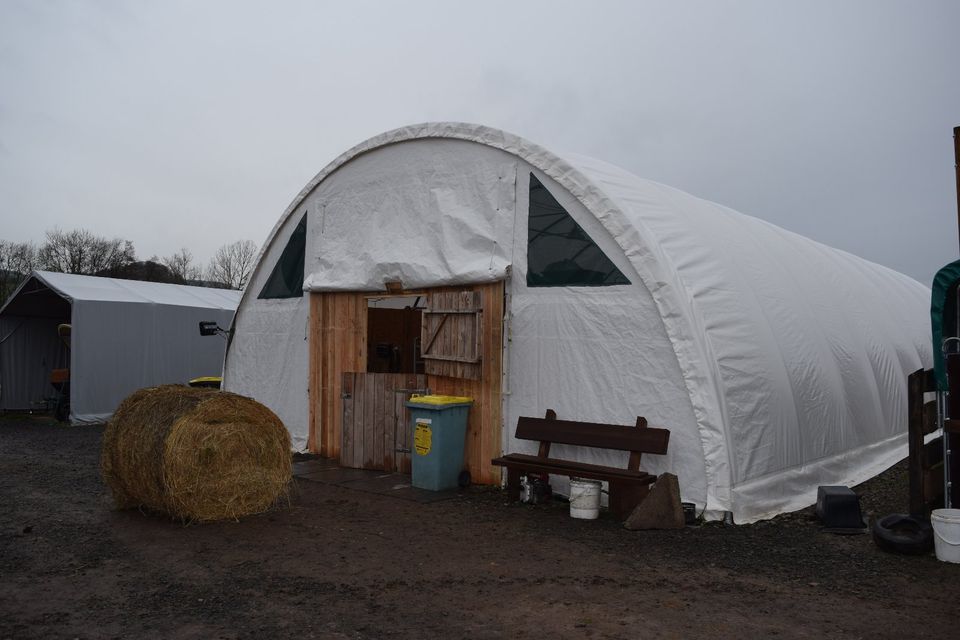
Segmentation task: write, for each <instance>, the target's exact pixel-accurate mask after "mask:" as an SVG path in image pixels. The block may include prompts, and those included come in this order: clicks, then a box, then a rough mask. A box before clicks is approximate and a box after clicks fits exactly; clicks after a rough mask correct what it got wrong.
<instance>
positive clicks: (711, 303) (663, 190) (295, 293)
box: [224, 123, 931, 522]
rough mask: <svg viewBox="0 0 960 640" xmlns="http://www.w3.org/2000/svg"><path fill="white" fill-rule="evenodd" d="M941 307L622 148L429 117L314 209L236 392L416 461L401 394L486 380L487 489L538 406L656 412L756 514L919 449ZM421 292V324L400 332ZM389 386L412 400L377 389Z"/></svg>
mask: <svg viewBox="0 0 960 640" xmlns="http://www.w3.org/2000/svg"><path fill="white" fill-rule="evenodd" d="M451 292H452V293H453V294H454V296H457V295H461V294H468V296H469V295H475V297H473V298H469V300H472V302H469V303H468V304H465V305H461V307H460V308H458V309H456V310H455V311H456V313H458V314H460V315H458V316H457V317H462V316H469V317H470V318H472V319H468V321H467V323H466V324H460V325H457V326H459V328H460V330H461V331H463V330H464V327H466V328H467V329H469V328H470V327H473V328H474V329H473V330H475V333H476V336H475V337H476V341H475V346H474V347H473V348H472V350H471V349H469V348H468V349H464V348H463V345H462V344H460V345H458V344H457V340H456V339H455V338H453V339H452V342H451V339H446V342H447V344H446V345H445V346H441V347H436V346H435V345H429V346H427V345H426V342H427V341H428V338H431V337H432V338H434V339H435V340H436V337H437V334H436V333H435V331H440V329H438V328H437V325H436V323H435V322H434V324H433V325H431V328H430V329H429V330H427V325H428V324H430V320H429V317H431V316H436V315H437V314H440V315H441V316H442V315H443V314H444V312H447V311H451V310H450V308H449V307H450V305H451V300H454V298H450V297H447V298H443V297H442V296H443V295H444V294H445V293H451ZM463 299H468V298H463ZM391 301H393V303H392V304H391ZM928 305H929V291H928V289H927V288H926V287H924V286H922V285H921V284H919V283H917V282H916V281H914V280H912V279H911V278H908V277H906V276H903V275H901V274H899V273H896V272H894V271H891V270H889V269H886V268H884V267H881V266H879V265H876V264H873V263H870V262H867V261H865V260H862V259H860V258H857V257H856V256H853V255H850V254H848V253H844V252H842V251H838V250H834V249H831V248H829V247H826V246H824V245H822V244H820V243H817V242H814V241H812V240H809V239H807V238H804V237H801V236H798V235H796V234H794V233H790V232H788V231H785V230H783V229H780V228H778V227H775V226H773V225H771V224H768V223H766V222H763V221H760V220H757V219H755V218H751V217H748V216H745V215H742V214H739V213H737V212H735V211H732V210H730V209H728V208H726V207H723V206H720V205H717V204H714V203H711V202H707V201H704V200H701V199H699V198H696V197H694V196H691V195H688V194H686V193H683V192H680V191H678V190H676V189H672V188H669V187H666V186H663V185H660V184H656V183H653V182H650V181H648V180H643V179H640V178H637V177H635V176H633V175H631V174H629V173H627V172H625V171H623V170H621V169H618V168H617V167H614V166H612V165H609V164H606V163H603V162H600V161H597V160H593V159H591V158H586V157H581V156H574V155H563V156H560V155H557V154H555V153H552V152H550V151H547V150H546V149H544V148H542V147H540V146H538V145H536V144H533V143H531V142H528V141H526V140H524V139H522V138H519V137H517V136H514V135H511V134H508V133H505V132H503V131H498V130H494V129H490V128H487V127H483V126H476V125H467V124H456V123H438V124H423V125H417V126H411V127H407V128H401V129H397V130H394V131H390V132H388V133H385V134H382V135H380V136H377V137H375V138H372V139H370V140H368V141H366V142H364V143H362V144H360V145H358V146H356V147H354V148H353V149H350V150H349V151H347V152H346V153H344V154H343V155H341V156H340V157H338V158H337V159H336V160H334V161H333V162H332V163H330V164H329V165H328V166H327V167H325V168H324V169H323V170H322V171H321V172H320V173H319V174H318V175H317V176H316V177H315V178H314V179H313V180H311V181H310V183H309V184H307V185H306V187H304V189H303V190H302V191H301V192H300V193H299V194H298V195H297V197H296V198H295V199H294V200H293V202H292V203H291V205H290V206H289V207H288V208H287V210H286V211H285V212H284V214H283V215H282V216H281V218H280V220H279V222H278V223H277V225H276V227H275V228H274V230H273V231H272V233H271V234H270V237H269V238H268V240H267V242H266V244H265V245H264V248H263V250H262V252H261V256H260V260H259V263H258V266H257V267H256V269H255V271H254V273H253V275H252V277H251V281H250V285H249V286H248V287H247V289H246V292H245V293H244V296H243V299H242V301H241V303H240V306H239V308H238V310H237V315H236V317H235V321H234V330H235V333H234V335H233V338H232V342H231V344H230V346H229V348H228V353H227V357H226V364H225V370H224V376H225V387H226V388H227V389H229V390H232V391H235V392H238V393H242V394H246V395H250V396H253V397H254V398H256V399H257V400H259V401H261V402H263V403H265V404H267V405H268V406H269V407H271V408H272V409H273V410H274V411H275V412H276V413H277V414H278V415H279V416H280V417H281V418H282V419H283V420H284V422H285V423H286V424H287V426H288V428H289V429H290V431H291V434H292V436H293V439H294V443H295V444H296V445H297V446H298V447H300V448H305V447H309V448H310V449H312V450H314V451H319V452H322V453H324V454H326V455H330V456H332V457H339V458H340V459H341V463H342V464H346V465H348V466H359V467H367V468H389V466H390V464H395V465H398V466H402V465H399V464H398V463H397V462H396V460H393V461H391V456H392V454H391V449H390V444H389V438H390V434H389V433H386V435H385V438H386V440H387V444H386V445H382V444H381V442H382V437H381V436H382V434H381V432H380V431H378V430H377V429H378V428H379V427H377V426H376V425H380V424H387V425H388V427H387V431H389V424H390V420H391V416H392V418H393V421H394V423H395V424H398V425H400V426H399V427H398V428H399V429H400V431H401V433H400V435H399V436H398V435H397V433H396V432H395V433H394V434H393V437H394V441H395V442H396V441H397V440H396V439H397V438H398V437H399V438H400V439H401V441H402V439H403V438H404V437H405V436H404V434H403V433H402V432H403V429H404V427H403V425H404V416H403V415H402V413H401V412H400V411H399V410H397V409H395V408H393V405H391V403H390V401H389V393H390V392H393V393H400V392H402V391H403V390H404V389H405V388H407V387H409V386H410V385H412V386H415V387H418V388H419V387H423V386H426V387H430V388H432V389H434V390H439V391H442V392H460V393H467V394H471V395H473V396H474V397H476V398H477V402H476V404H475V405H474V408H473V410H472V412H471V418H470V420H471V425H470V431H469V435H468V440H467V454H466V464H467V466H468V468H469V469H470V470H471V472H472V474H473V477H474V479H475V481H476V480H479V481H480V482H499V479H500V470H499V468H493V467H491V466H490V465H489V461H490V458H491V457H493V456H497V455H499V454H501V453H507V452H515V451H518V452H528V453H529V452H535V451H536V443H530V442H523V441H517V440H515V439H514V438H513V429H514V426H515V425H516V421H517V418H518V416H521V415H531V416H542V415H543V414H544V411H545V410H546V409H548V408H549V409H554V410H556V412H557V414H558V415H559V417H561V418H564V419H570V420H583V421H591V422H606V423H614V424H632V423H633V422H634V420H635V418H636V416H638V415H642V416H645V417H646V418H647V419H648V421H649V423H650V424H651V425H652V426H657V427H665V428H668V429H670V430H671V441H670V447H669V452H668V454H667V455H665V456H646V457H645V458H644V462H643V467H644V468H646V470H648V471H650V472H652V473H659V472H663V471H670V472H673V473H676V474H677V475H678V476H679V478H680V484H681V491H682V494H683V498H684V499H685V500H689V501H693V502H695V503H697V505H698V506H699V508H701V509H702V508H704V507H705V508H706V510H707V515H708V517H720V515H721V514H722V513H723V512H728V511H729V512H732V513H733V515H734V517H735V519H736V521H737V522H749V521H753V520H756V519H760V518H764V517H769V516H772V515H775V514H777V513H780V512H784V511H789V510H793V509H797V508H800V507H803V506H805V505H808V504H811V503H812V502H813V500H814V498H815V495H816V488H817V486H818V485H821V484H852V483H856V482H858V481H861V480H864V479H866V478H868V477H871V476H872V475H875V474H876V473H878V472H880V471H882V470H883V469H885V468H886V467H887V466H889V465H890V464H892V463H894V462H896V461H897V460H899V459H901V458H902V457H903V456H904V455H905V450H906V383H905V380H906V375H907V373H909V372H912V371H914V370H916V369H918V368H920V367H929V366H930V365H931V353H930V336H929V322H928V318H927V309H928ZM383 307H394V308H393V309H392V310H390V311H389V313H388V310H387V309H384V308H383ZM444 307H446V309H444ZM403 309H405V313H407V315H408V316H410V317H413V318H414V319H413V320H411V322H414V323H415V324H419V325H420V326H419V327H416V326H414V328H413V330H411V331H406V330H404V331H401V330H400V329H399V328H398V327H400V325H401V324H403V323H406V322H407V321H408V320H406V319H404V320H403V321H402V322H401V316H400V315H397V314H398V313H401V311H403ZM390 314H393V315H390ZM416 316H419V317H416ZM405 317H406V316H405ZM471 322H472V323H473V324H470V323H471ZM454 324H455V321H450V322H449V323H448V325H454ZM404 326H405V325H404ZM418 328H419V329H420V330H421V331H422V333H420V332H418V331H417V329H418ZM391 331H393V332H395V333H396V332H399V333H397V335H398V336H399V337H397V338H393V337H390V332H391ZM470 335H471V336H473V335H474V334H470ZM461 337H462V336H461ZM444 340H445V339H444V338H441V339H439V340H436V342H437V343H441V342H444ZM398 341H400V342H398ZM469 341H473V337H471V338H469ZM408 343H409V344H408ZM421 348H422V349H423V352H421V351H420V350H421ZM437 349H439V350H440V351H439V352H434V353H428V351H431V350H434V351H436V350H437ZM408 352H409V353H411V354H412V356H411V357H406V355H404V354H407V353H408ZM450 362H454V363H455V364H456V367H454V368H452V369H451V368H445V367H447V366H448V365H450ZM457 367H459V368H457ZM385 371H386V372H385ZM399 374H406V375H407V376H408V377H407V378H405V379H403V380H400V379H397V380H393V379H392V378H389V377H388V376H390V375H399ZM377 376H379V377H377ZM410 376H414V377H413V378H411V377H410ZM392 380H393V381H392ZM377 385H379V386H377ZM374 387H376V388H378V389H380V388H382V389H385V390H386V394H387V395H386V397H387V398H388V399H387V400H386V401H383V402H381V401H380V400H369V399H368V400H361V398H367V397H368V395H369V393H372V392H370V391H369V390H370V389H372V388H374ZM363 389H367V390H368V391H366V392H364V393H366V394H367V395H364V393H361V391H362V390H363ZM371 397H372V396H371ZM399 406H401V407H402V403H400V405H399ZM381 407H383V408H382V409H381ZM391 411H392V414H391ZM384 414H386V415H384ZM358 415H359V416H362V417H363V418H362V419H358V418H357V416H358ZM371 423H372V424H373V425H374V426H373V427H371V426H370V424H371ZM358 443H359V444H358ZM358 447H359V449H358ZM554 453H555V455H561V456H564V457H566V456H575V457H578V458H580V459H582V460H585V461H593V462H605V463H610V464H621V463H623V462H625V460H626V457H625V455H626V454H623V453H622V452H604V451H598V450H593V451H588V450H582V451H580V450H567V451H564V450H563V449H562V448H558V447H555V448H554ZM381 454H383V455H384V457H383V458H382V460H384V462H383V463H382V464H381V457H380V456H381ZM400 457H401V454H399V453H398V454H397V455H396V458H400ZM554 482H555V486H556V483H559V484H560V485H561V486H562V483H563V480H562V479H555V480H554Z"/></svg>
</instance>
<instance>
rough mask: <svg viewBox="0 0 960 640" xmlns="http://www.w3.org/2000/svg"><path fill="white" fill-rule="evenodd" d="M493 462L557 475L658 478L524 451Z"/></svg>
mask: <svg viewBox="0 0 960 640" xmlns="http://www.w3.org/2000/svg"><path fill="white" fill-rule="evenodd" d="M491 462H492V463H493V464H495V465H498V466H501V467H513V468H517V469H521V470H525V471H533V472H537V473H553V474H555V475H572V476H580V477H583V478H594V479H602V480H610V479H614V480H618V481H624V482H635V483H638V484H649V483H652V482H653V481H654V480H656V478H655V477H654V476H652V475H650V474H649V473H647V472H646V471H631V470H629V469H618V468H616V467H605V466H603V465H599V464H589V463H586V462H574V461H572V460H559V459H556V458H541V457H539V456H531V455H526V454H523V453H511V454H509V455H505V456H502V457H500V458H494V459H493V460H491Z"/></svg>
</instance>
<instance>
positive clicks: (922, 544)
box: [873, 513, 933, 555]
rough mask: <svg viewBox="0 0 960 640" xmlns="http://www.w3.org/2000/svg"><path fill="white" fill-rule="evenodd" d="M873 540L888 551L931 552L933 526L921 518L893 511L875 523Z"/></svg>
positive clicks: (918, 553)
mask: <svg viewBox="0 0 960 640" xmlns="http://www.w3.org/2000/svg"><path fill="white" fill-rule="evenodd" d="M873 541H874V542H875V543H876V544H877V546H878V547H880V548H881V549H882V550H884V551H886V552H888V553H903V554H908V555H921V554H924V553H930V551H932V550H933V527H931V526H930V523H929V522H927V521H926V520H923V519H921V518H915V517H914V516H908V515H906V514H903V513H892V514H890V515H888V516H884V517H883V518H878V519H877V521H876V522H874V523H873Z"/></svg>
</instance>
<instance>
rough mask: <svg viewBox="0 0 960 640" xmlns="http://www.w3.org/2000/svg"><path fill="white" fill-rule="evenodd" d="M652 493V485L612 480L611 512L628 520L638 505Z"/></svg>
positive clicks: (618, 517)
mask: <svg viewBox="0 0 960 640" xmlns="http://www.w3.org/2000/svg"><path fill="white" fill-rule="evenodd" d="M648 493H650V485H648V484H637V483H635V482H617V481H615V480H611V481H610V512H611V513H613V515H614V516H616V518H617V519H618V520H626V519H627V518H628V517H630V514H631V513H633V510H634V509H636V508H637V505H638V504H640V502H641V501H642V500H643V499H644V498H646V497H647V494H648Z"/></svg>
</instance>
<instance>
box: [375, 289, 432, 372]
mask: <svg viewBox="0 0 960 640" xmlns="http://www.w3.org/2000/svg"><path fill="white" fill-rule="evenodd" d="M425 306H426V300H425V297H424V296H393V297H382V298H368V299H367V373H414V374H417V373H424V363H423V358H422V357H421V355H420V329H421V326H422V323H423V309H424V307H425Z"/></svg>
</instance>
